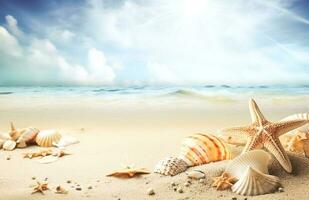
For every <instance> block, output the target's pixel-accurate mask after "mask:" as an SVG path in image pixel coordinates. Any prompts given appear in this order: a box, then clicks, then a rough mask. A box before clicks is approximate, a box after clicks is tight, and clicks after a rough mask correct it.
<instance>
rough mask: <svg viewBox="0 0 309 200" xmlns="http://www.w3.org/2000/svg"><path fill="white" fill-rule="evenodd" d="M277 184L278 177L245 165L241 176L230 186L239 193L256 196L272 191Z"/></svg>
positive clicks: (275, 188)
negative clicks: (245, 167)
mask: <svg viewBox="0 0 309 200" xmlns="http://www.w3.org/2000/svg"><path fill="white" fill-rule="evenodd" d="M279 186H280V183H279V178H278V177H276V176H272V175H269V174H263V173H261V172H259V171H258V170H255V169H253V168H251V167H247V170H246V171H244V173H243V175H242V177H240V179H239V180H238V181H237V182H236V183H235V184H234V185H233V186H232V191H233V192H235V193H236V194H240V195H245V196H256V195H262V194H268V193H271V192H274V191H275V190H277V188H278V187H279Z"/></svg>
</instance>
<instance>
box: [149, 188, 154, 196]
mask: <svg viewBox="0 0 309 200" xmlns="http://www.w3.org/2000/svg"><path fill="white" fill-rule="evenodd" d="M147 194H148V195H154V194H155V192H154V190H153V189H152V188H149V189H148V190H147Z"/></svg>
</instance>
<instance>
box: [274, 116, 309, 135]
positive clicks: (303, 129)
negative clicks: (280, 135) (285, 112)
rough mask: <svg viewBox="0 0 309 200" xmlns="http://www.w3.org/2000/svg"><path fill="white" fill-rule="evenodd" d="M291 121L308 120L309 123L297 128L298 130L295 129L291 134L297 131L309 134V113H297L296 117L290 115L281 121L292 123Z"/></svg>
mask: <svg viewBox="0 0 309 200" xmlns="http://www.w3.org/2000/svg"><path fill="white" fill-rule="evenodd" d="M291 120H307V121H308V123H307V124H305V125H303V126H301V127H299V128H297V129H294V130H293V131H291V132H296V131H300V132H304V133H308V132H309V113H297V114H294V115H290V116H288V117H286V118H284V119H282V120H280V121H291Z"/></svg>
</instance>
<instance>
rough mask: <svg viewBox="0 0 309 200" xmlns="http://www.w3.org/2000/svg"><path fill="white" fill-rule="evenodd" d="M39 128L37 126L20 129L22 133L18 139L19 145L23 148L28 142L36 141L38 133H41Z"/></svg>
mask: <svg viewBox="0 0 309 200" xmlns="http://www.w3.org/2000/svg"><path fill="white" fill-rule="evenodd" d="M39 132H40V131H39V129H36V128H32V127H29V128H25V129H22V130H21V131H20V133H21V135H20V136H19V138H18V139H17V141H16V143H17V147H19V148H22V147H26V146H27V144H30V143H32V142H34V141H35V138H36V136H37V134H38V133H39Z"/></svg>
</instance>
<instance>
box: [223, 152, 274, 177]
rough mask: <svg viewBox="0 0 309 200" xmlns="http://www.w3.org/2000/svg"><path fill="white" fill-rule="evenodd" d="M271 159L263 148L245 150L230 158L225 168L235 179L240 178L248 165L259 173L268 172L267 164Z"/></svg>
mask: <svg viewBox="0 0 309 200" xmlns="http://www.w3.org/2000/svg"><path fill="white" fill-rule="evenodd" d="M270 160H271V155H270V154H269V153H267V152H266V151H263V150H252V151H248V152H245V153H243V154H241V155H239V156H237V157H236V158H235V159H234V160H232V161H231V162H230V163H229V164H228V166H227V168H226V170H225V171H226V172H227V173H228V174H229V175H230V176H233V177H236V178H237V179H240V177H242V175H243V174H244V171H246V170H247V168H248V166H249V167H252V168H253V169H255V170H258V171H260V172H261V173H264V174H268V164H269V161H270Z"/></svg>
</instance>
